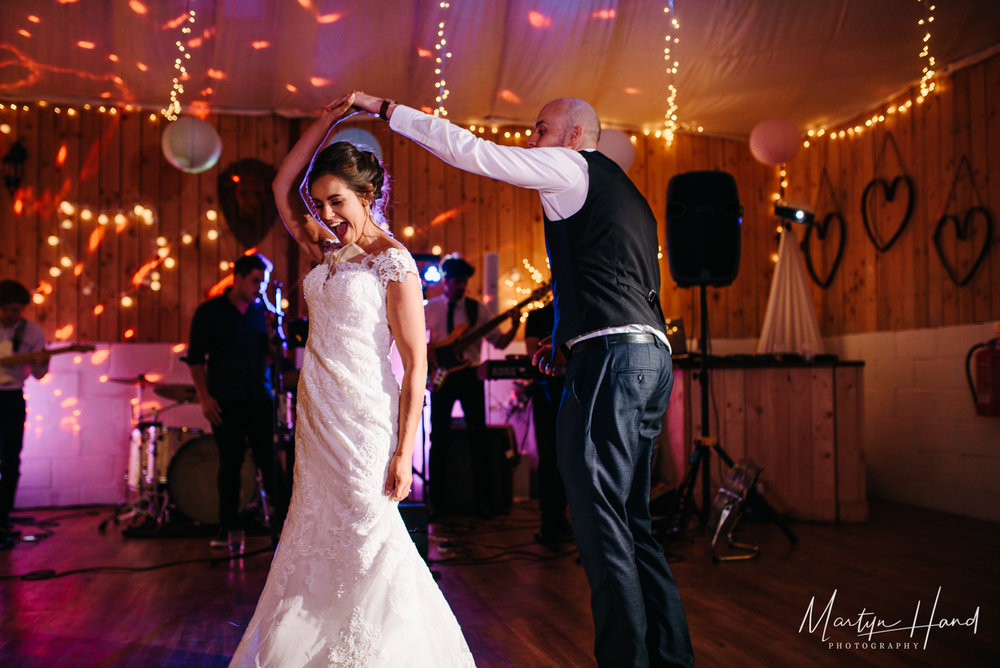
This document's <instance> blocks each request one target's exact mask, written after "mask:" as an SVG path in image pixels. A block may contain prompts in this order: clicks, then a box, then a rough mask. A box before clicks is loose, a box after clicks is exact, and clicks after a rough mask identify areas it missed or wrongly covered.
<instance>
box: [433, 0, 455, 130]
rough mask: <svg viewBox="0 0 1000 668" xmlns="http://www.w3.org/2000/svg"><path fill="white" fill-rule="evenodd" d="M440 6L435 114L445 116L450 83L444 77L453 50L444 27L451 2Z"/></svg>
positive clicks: (445, 0) (436, 49)
mask: <svg viewBox="0 0 1000 668" xmlns="http://www.w3.org/2000/svg"><path fill="white" fill-rule="evenodd" d="M439 6H440V8H441V21H440V22H439V23H438V33H437V37H438V41H437V44H435V45H434V50H435V51H437V55H436V56H435V57H434V63H435V64H436V65H437V67H435V68H434V74H436V75H437V77H438V80H437V81H436V82H435V83H434V87H435V88H436V89H437V94H436V96H435V99H436V101H437V108H435V109H434V115H435V116H441V117H442V118H443V117H446V116H447V115H448V110H447V109H445V107H444V103H445V100H447V99H448V84H447V82H446V81H445V78H444V70H445V63H446V62H447V61H448V59H449V58H451V52H450V51H448V40H447V39H445V34H444V32H445V31H444V27H445V17H446V15H447V13H448V8H449V7H451V4H450V3H449V2H448V1H447V0H442V2H441V3H440V5H439Z"/></svg>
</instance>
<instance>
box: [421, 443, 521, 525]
mask: <svg viewBox="0 0 1000 668" xmlns="http://www.w3.org/2000/svg"><path fill="white" fill-rule="evenodd" d="M450 437H451V448H450V449H449V451H448V461H447V462H446V463H445V466H447V469H446V471H445V475H446V477H445V485H446V491H445V495H444V501H445V508H444V510H446V511H447V512H451V513H456V514H475V513H477V512H479V506H480V504H482V505H485V506H487V507H488V508H489V509H491V510H493V511H494V512H500V513H506V512H509V511H510V507H511V502H512V501H513V487H514V467H513V466H512V465H511V464H512V462H513V455H514V454H515V453H516V452H517V451H516V449H515V448H516V443H517V441H515V439H514V430H513V428H511V426H510V425H489V426H487V427H486V431H485V432H484V433H483V438H479V439H476V440H473V439H470V438H469V431H468V430H467V429H466V428H465V427H454V428H452V430H451V434H450ZM473 448H479V449H480V452H479V453H477V454H478V455H479V457H480V459H479V462H480V464H481V465H482V466H483V467H484V470H483V471H481V472H478V473H479V475H477V471H476V470H475V468H474V462H475V461H476V460H475V459H474V457H473V452H472V449H473ZM434 475H435V476H437V474H434ZM435 480H437V478H436V477H435ZM477 484H481V485H485V489H482V490H478V492H479V493H478V494H477V493H476V492H477V490H476V485H477ZM435 510H437V508H435Z"/></svg>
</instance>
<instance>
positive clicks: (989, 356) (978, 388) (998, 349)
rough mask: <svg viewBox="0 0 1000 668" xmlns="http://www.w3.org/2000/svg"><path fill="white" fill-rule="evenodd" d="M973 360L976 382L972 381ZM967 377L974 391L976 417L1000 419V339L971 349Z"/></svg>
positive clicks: (967, 361)
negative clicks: (983, 416)
mask: <svg viewBox="0 0 1000 668" xmlns="http://www.w3.org/2000/svg"><path fill="white" fill-rule="evenodd" d="M980 349H982V350H980ZM976 351H978V352H976ZM973 360H974V361H975V366H976V380H975V382H973V380H972V362H973ZM965 377H966V379H967V380H968V381H969V389H970V390H971V391H972V402H973V403H974V404H976V415H986V416H993V417H1000V338H997V339H990V340H989V341H987V342H986V343H977V344H976V345H974V346H972V348H970V349H969V353H968V354H967V355H966V356H965Z"/></svg>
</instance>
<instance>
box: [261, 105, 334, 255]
mask: <svg viewBox="0 0 1000 668" xmlns="http://www.w3.org/2000/svg"><path fill="white" fill-rule="evenodd" d="M353 103H354V93H349V94H347V95H344V96H342V97H340V98H338V99H336V100H334V101H333V102H331V103H330V104H328V105H326V106H325V107H323V111H322V113H321V114H320V117H319V119H318V120H317V121H316V122H315V123H313V124H312V125H310V126H309V128H308V129H306V131H305V132H303V133H302V136H301V137H299V140H298V141H297V142H295V146H293V147H292V150H291V151H289V152H288V155H286V156H285V159H284V160H282V161H281V165H280V166H279V167H278V173H277V175H276V176H275V177H274V181H273V183H272V184H271V187H272V189H273V190H274V202H275V204H276V205H277V206H278V213H279V214H280V215H281V220H282V222H284V223H285V227H286V228H287V229H288V232H289V234H291V235H292V238H293V239H295V241H297V242H298V243H299V246H301V247H302V248H303V249H304V250H305V251H306V252H307V253H309V255H310V257H311V258H312V259H313V261H315V262H319V261H320V260H322V259H323V251H322V249H321V247H320V244H319V242H320V240H321V233H320V228H319V227H318V225H317V224H316V223H315V222H314V223H312V224H307V221H309V220H311V218H312V212H311V211H310V209H309V207H308V206H307V205H306V201H307V198H309V197H310V195H309V193H308V192H307V187H308V186H307V184H306V183H305V176H306V172H307V170H308V169H309V165H310V163H311V162H312V159H313V156H314V155H315V154H316V152H317V151H319V150H320V149H321V148H322V147H323V142H324V141H325V140H326V137H327V135H329V134H330V131H331V130H332V129H333V128H334V127H335V126H336V125H337V123H339V122H340V121H341V120H343V119H344V118H347V117H348V116H351V115H352V114H351V113H350V109H351V105H352V104H353ZM310 228H312V229H310ZM322 236H326V235H322Z"/></svg>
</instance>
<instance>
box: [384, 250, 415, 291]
mask: <svg viewBox="0 0 1000 668" xmlns="http://www.w3.org/2000/svg"><path fill="white" fill-rule="evenodd" d="M372 266H373V267H374V268H375V272H376V273H377V274H378V277H379V280H381V281H382V285H388V283H389V281H404V280H406V275H407V274H414V275H416V276H419V275H420V274H419V273H418V272H417V263H416V262H415V261H414V260H413V256H412V255H410V254H409V253H408V252H407V251H405V250H401V249H399V248H390V249H389V250H387V251H385V252H384V253H380V254H378V255H377V256H375V257H374V258H372Z"/></svg>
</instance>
